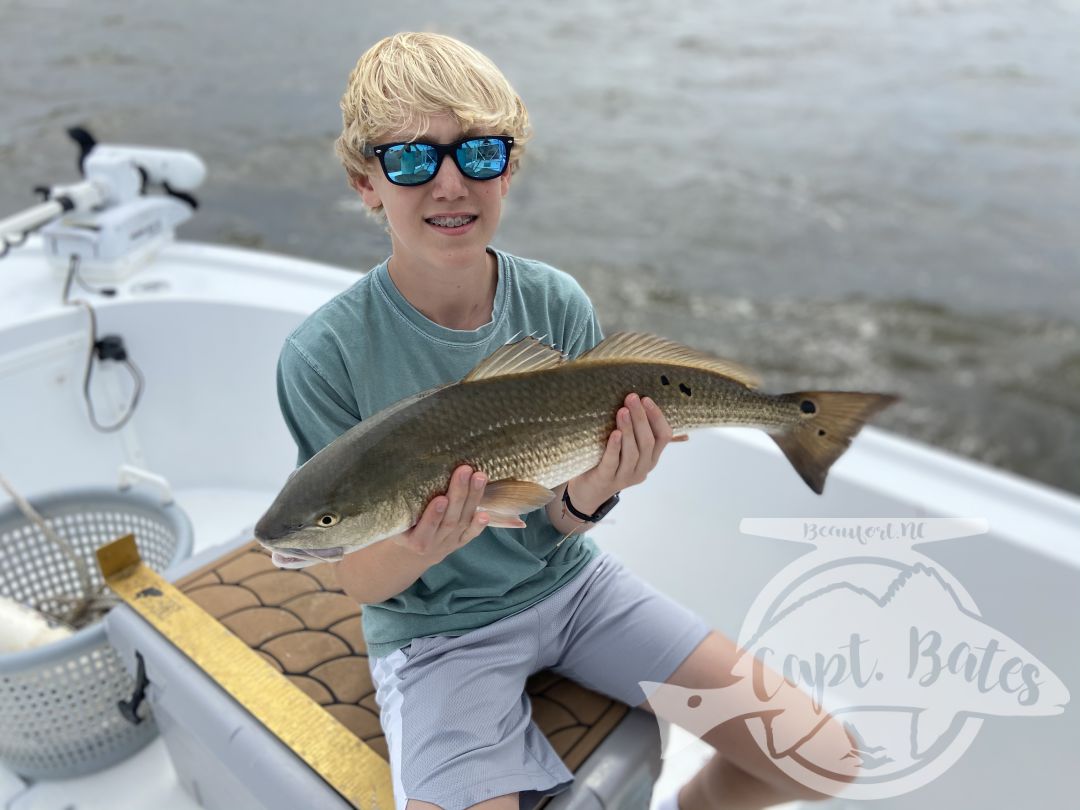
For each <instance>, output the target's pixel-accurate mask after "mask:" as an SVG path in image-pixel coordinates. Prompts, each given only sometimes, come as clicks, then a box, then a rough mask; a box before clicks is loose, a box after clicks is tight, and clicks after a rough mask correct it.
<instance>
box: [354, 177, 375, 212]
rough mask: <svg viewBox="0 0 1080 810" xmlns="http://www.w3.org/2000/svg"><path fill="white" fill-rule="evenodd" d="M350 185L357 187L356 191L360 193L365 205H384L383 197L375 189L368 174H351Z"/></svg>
mask: <svg viewBox="0 0 1080 810" xmlns="http://www.w3.org/2000/svg"><path fill="white" fill-rule="evenodd" d="M349 185H350V186H352V187H353V188H354V189H356V193H357V194H359V195H360V198H361V199H362V200H363V201H364V205H366V206H367V207H368V208H375V207H376V206H378V205H382V199H381V198H380V197H379V192H377V191H376V190H375V187H374V186H373V185H372V184H371V178H370V177H369V176H367V175H363V176H361V175H355V174H354V175H349Z"/></svg>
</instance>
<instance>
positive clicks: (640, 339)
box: [573, 332, 761, 388]
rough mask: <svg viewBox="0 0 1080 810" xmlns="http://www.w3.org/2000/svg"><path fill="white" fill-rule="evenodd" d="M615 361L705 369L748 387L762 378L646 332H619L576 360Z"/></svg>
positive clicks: (734, 363) (744, 369) (737, 366)
mask: <svg viewBox="0 0 1080 810" xmlns="http://www.w3.org/2000/svg"><path fill="white" fill-rule="evenodd" d="M612 360H622V361H632V362H639V363H644V362H652V363H671V364H672V365H676V366H690V367H692V368H700V369H705V370H707V371H714V372H716V373H717V374H722V375H724V376H725V377H730V378H731V379H732V380H735V381H736V382H738V383H741V384H743V385H745V386H746V387H747V388H758V387H760V386H761V379H760V378H759V377H758V375H757V374H755V373H754V372H753V371H751V370H750V369H748V368H746V367H745V366H742V365H739V364H738V363H736V362H734V361H732V360H725V359H724V358H722V357H717V356H716V355H712V354H708V353H706V352H702V351H698V350H697V349H691V348H690V347H689V346H684V345H683V344H681V343H676V342H675V341H674V340H668V339H667V338H662V337H657V336H656V335H650V334H646V333H644V332H617V333H615V334H614V335H612V336H611V337H609V338H605V339H604V340H602V341H601V342H600V343H598V344H596V345H595V346H593V347H592V348H591V349H589V351H587V352H585V353H584V354H582V355H581V356H580V357H578V358H577V359H576V360H574V361H573V362H575V363H596V362H609V361H612Z"/></svg>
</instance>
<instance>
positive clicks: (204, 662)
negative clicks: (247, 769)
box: [97, 534, 394, 810]
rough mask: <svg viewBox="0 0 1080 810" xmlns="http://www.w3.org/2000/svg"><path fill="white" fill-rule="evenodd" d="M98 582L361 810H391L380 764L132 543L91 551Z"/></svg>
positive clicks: (130, 538)
mask: <svg viewBox="0 0 1080 810" xmlns="http://www.w3.org/2000/svg"><path fill="white" fill-rule="evenodd" d="M97 559H98V567H99V568H100V569H101V573H102V575H103V576H104V577H105V582H106V583H107V584H108V586H109V587H110V588H112V589H113V590H114V591H115V592H116V594H117V595H118V596H119V597H120V598H121V599H123V600H124V601H125V602H126V603H127V604H128V605H130V606H131V608H132V609H133V610H134V611H135V612H136V613H138V614H139V615H140V616H141V617H142V618H143V619H145V620H146V621H148V622H149V623H150V624H151V625H152V626H153V627H154V629H156V630H157V631H158V632H159V633H161V634H162V635H163V636H165V638H167V639H168V640H169V641H170V642H172V644H173V645H175V646H176V647H177V648H178V649H179V650H180V651H181V652H183V653H184V654H185V655H186V656H187V657H188V658H190V659H191V660H192V661H194V662H195V664H197V665H198V666H199V668H200V669H202V670H203V671H204V672H205V673H206V674H207V675H209V676H210V677H211V678H213V679H214V681H216V682H217V684H218V685H219V686H220V687H221V688H222V689H224V690H225V691H226V692H228V693H229V694H230V695H232V697H233V698H234V699H236V700H237V701H238V702H239V703H240V705H241V706H243V707H244V708H245V709H247V710H248V711H249V712H250V713H251V714H252V715H254V716H255V719H257V720H258V721H259V722H260V723H262V724H263V725H264V726H266V728H267V729H268V730H269V731H270V732H271V733H272V734H273V735H274V736H276V737H277V738H278V739H280V740H281V741H282V742H283V743H285V745H287V746H289V748H291V749H292V750H293V752H294V753H295V754H296V755H297V756H298V757H300V759H302V760H304V762H306V763H307V764H308V765H310V766H311V767H312V768H313V769H314V770H315V772H316V773H318V774H319V776H321V777H322V778H323V779H324V780H325V781H326V782H327V783H328V784H329V785H330V786H331V787H332V788H334V790H336V791H337V792H338V793H340V794H341V796H342V797H343V798H344V799H345V800H346V801H348V802H350V803H351V804H353V805H354V806H355V807H358V808H360V810H393V807H394V794H393V788H392V786H391V781H390V767H389V765H387V763H386V761H385V760H384V759H383V758H382V757H380V756H379V755H378V754H377V753H375V752H374V751H373V750H372V749H371V748H369V747H368V746H367V745H366V744H365V743H364V742H363V741H362V740H361V739H359V738H358V737H357V736H356V735H355V734H353V733H352V732H351V731H349V730H348V729H347V728H346V727H345V726H344V725H342V724H341V723H340V722H338V720H337V719H336V718H335V717H333V716H332V715H331V714H329V713H328V712H326V711H325V710H324V709H323V708H322V707H321V706H320V705H319V704H318V703H316V702H315V701H314V700H312V699H311V698H310V697H308V696H307V695H306V694H305V693H304V692H303V691H301V690H300V689H299V688H298V687H297V686H295V685H293V683H292V682H291V681H289V679H288V678H286V677H285V676H283V675H282V674H281V673H280V672H278V671H277V670H276V669H274V668H273V667H272V666H270V664H268V663H267V662H266V661H264V660H263V659H262V658H260V657H259V655H258V654H257V653H256V652H254V651H253V650H252V649H251V648H250V647H248V646H247V645H246V644H245V643H244V642H243V641H241V640H240V639H239V638H238V637H237V636H235V635H233V634H232V633H231V632H230V631H229V630H228V629H227V628H226V627H225V626H224V625H222V624H221V623H220V622H218V621H217V619H215V618H214V617H213V616H211V615H210V614H209V613H207V612H206V611H204V610H203V609H202V608H201V607H199V606H198V605H197V604H195V603H194V602H193V601H191V599H189V598H188V597H187V596H185V595H184V594H183V593H181V592H180V591H179V590H177V589H176V588H175V587H173V585H171V584H170V583H168V582H166V581H165V580H164V579H162V578H161V576H159V575H158V573H157V572H156V571H154V570H152V569H151V568H150V567H149V566H147V565H145V564H143V561H142V558H140V557H139V551H138V548H136V546H135V536H134V535H132V534H129V535H125V536H124V537H121V538H120V539H119V540H114V541H113V542H112V543H109V544H108V545H105V546H102V547H101V548H99V549H98V550H97Z"/></svg>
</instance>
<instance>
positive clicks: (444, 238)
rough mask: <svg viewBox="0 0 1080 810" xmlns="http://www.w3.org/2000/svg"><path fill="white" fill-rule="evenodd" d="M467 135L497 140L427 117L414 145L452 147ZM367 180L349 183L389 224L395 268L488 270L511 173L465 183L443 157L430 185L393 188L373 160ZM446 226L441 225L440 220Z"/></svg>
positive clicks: (392, 136) (393, 137)
mask: <svg viewBox="0 0 1080 810" xmlns="http://www.w3.org/2000/svg"><path fill="white" fill-rule="evenodd" d="M466 134H470V135H471V134H478V135H501V134H503V133H496V132H477V133H471V132H470V133H464V132H462V131H461V127H460V125H459V124H458V123H457V122H456V121H455V120H454V118H453V117H451V116H450V115H449V114H445V113H443V114H440V115H435V116H432V117H431V124H430V126H429V127H428V129H427V130H426V131H425V132H424V133H422V134H421V135H420V136H419V137H417V138H416V140H422V141H428V142H432V143H453V142H454V141H457V140H459V139H460V138H462V137H464V136H465V135H466ZM411 137H412V133H409V134H402V133H393V132H392V133H388V134H387V135H386V137H383V138H380V139H379V140H378V141H377V142H376V143H392V142H394V141H405V140H409V139H410V138H411ZM372 164H373V165H372V171H371V172H369V173H368V175H367V177H363V178H359V179H357V180H355V181H354V182H353V187H354V188H355V189H356V190H357V191H358V192H359V193H360V196H361V197H362V198H363V200H364V204H365V205H367V206H368V207H374V206H376V205H379V204H380V203H381V204H382V206H383V210H384V211H385V212H386V219H387V221H388V222H389V224H390V239H391V242H392V244H393V255H394V264H395V267H397V268H398V269H399V270H401V269H405V267H409V268H410V269H411V268H417V269H423V268H440V269H444V270H454V269H465V268H469V267H472V266H477V267H479V266H484V267H487V261H488V259H487V246H488V244H489V243H490V242H491V238H492V236H494V234H495V229H496V227H498V224H499V216H500V215H501V213H502V198H503V197H505V196H506V192H507V191H509V189H510V172H509V171H507V172H506V174H504V175H503V176H502V177H498V178H496V179H494V180H472V179H470V178H467V177H465V176H464V175H463V174H462V173H461V171H460V170H459V169H458V167H457V165H456V164H455V163H454V161H453V159H452V158H451V157H449V156H447V157H446V158H445V159H444V160H443V161H442V163H441V164H440V165H439V170H438V173H437V174H436V175H435V178H434V179H433V180H430V181H428V182H427V183H424V184H423V185H419V186H397V185H394V184H393V183H391V182H390V181H389V180H387V179H386V175H385V174H383V171H382V168H381V167H380V166H379V165H378V160H377V159H375V160H373V161H372ZM448 216H451V217H454V216H457V217H461V216H466V217H473V219H472V220H471V221H469V222H468V223H466V224H465V225H462V226H460V227H453V228H449V227H445V226H443V225H440V224H437V221H439V220H440V218H445V217H448ZM442 221H445V220H442Z"/></svg>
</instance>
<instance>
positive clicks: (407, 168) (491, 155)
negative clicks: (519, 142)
mask: <svg viewBox="0 0 1080 810" xmlns="http://www.w3.org/2000/svg"><path fill="white" fill-rule="evenodd" d="M513 146H514V139H513V138H511V137H509V136H506V135H484V136H482V137H472V138H462V139H461V140H460V141H455V142H454V143H445V144H444V143H427V142H425V141H408V142H402V143H384V144H380V145H379V146H367V147H364V156H365V157H377V158H378V159H379V165H381V166H382V170H383V174H385V175H386V179H387V180H389V181H390V182H391V183H393V184H394V185H395V186H419V185H422V184H424V183H427V182H428V181H429V180H432V179H434V177H435V175H436V174H437V173H438V171H439V166H441V165H442V161H443V158H444V157H446V156H447V155H450V156H451V157H453V159H454V163H455V164H456V165H457V167H458V169H459V170H460V171H461V173H462V174H463V175H465V176H466V177H468V178H469V179H471V180H494V179H495V178H496V177H502V176H503V175H504V174H506V169H507V167H508V166H509V165H510V149H511V148H512V147H513Z"/></svg>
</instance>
